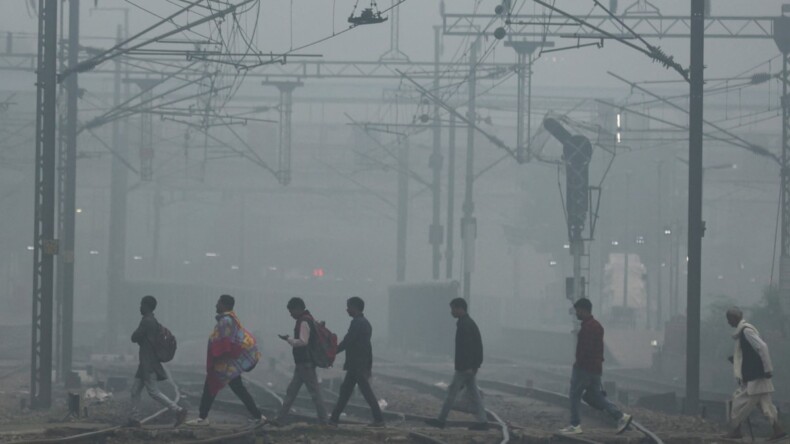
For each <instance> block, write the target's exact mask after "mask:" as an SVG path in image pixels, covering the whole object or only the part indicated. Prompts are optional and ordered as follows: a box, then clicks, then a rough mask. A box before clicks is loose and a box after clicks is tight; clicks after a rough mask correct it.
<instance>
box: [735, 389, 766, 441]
mask: <svg viewBox="0 0 790 444" xmlns="http://www.w3.org/2000/svg"><path fill="white" fill-rule="evenodd" d="M759 401H760V397H759V396H749V394H748V393H746V388H742V387H738V389H736V390H735V393H733V395H732V410H731V411H730V427H731V428H732V429H733V431H735V430H737V429H738V428H740V426H741V423H742V422H743V421H744V420H745V419H746V418H747V417H748V416H749V415H750V414H751V413H752V411H753V410H754V408H755V407H757V404H758V403H759Z"/></svg>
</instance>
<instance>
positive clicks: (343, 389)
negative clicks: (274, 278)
mask: <svg viewBox="0 0 790 444" xmlns="http://www.w3.org/2000/svg"><path fill="white" fill-rule="evenodd" d="M363 311H365V301H363V300H362V298H359V297H357V296H354V297H351V298H349V299H348V301H346V313H348V315H349V316H351V318H352V319H351V325H350V326H349V328H348V333H346V336H345V337H344V338H343V340H342V341H341V342H340V344H338V346H337V352H338V353H340V352H342V351H345V352H346V362H345V364H343V370H345V371H346V377H345V379H343V384H341V386H340V396H338V398H337V405H335V408H334V410H333V411H332V417H331V418H330V419H329V424H330V425H337V423H338V422H339V421H340V414H341V413H342V412H343V409H345V408H346V404H348V400H349V399H350V398H351V394H352V393H353V392H354V386H357V385H358V386H359V391H360V392H362V396H363V397H364V398H365V401H367V403H368V405H369V406H370V411H371V413H372V414H373V422H372V423H370V424H368V426H370V427H384V426H385V423H384V416H383V415H382V414H381V408H380V407H379V402H378V400H377V399H376V395H375V394H374V393H373V388H371V386H370V376H371V371H372V369H373V346H372V345H371V343H370V337H371V335H372V333H373V328H372V327H371V326H370V322H368V320H367V318H365V315H364V314H363Z"/></svg>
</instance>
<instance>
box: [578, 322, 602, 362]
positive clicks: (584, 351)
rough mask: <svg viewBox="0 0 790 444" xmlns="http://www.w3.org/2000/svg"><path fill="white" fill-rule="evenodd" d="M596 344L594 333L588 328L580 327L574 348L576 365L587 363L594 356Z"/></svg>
mask: <svg viewBox="0 0 790 444" xmlns="http://www.w3.org/2000/svg"><path fill="white" fill-rule="evenodd" d="M596 342H597V341H596V332H595V331H594V330H593V329H592V328H591V327H590V326H582V328H581V329H580V330H579V337H578V344H577V348H576V350H577V351H576V361H577V364H584V363H587V362H589V361H590V360H591V359H592V358H593V357H594V356H595V351H596V349H597V348H598V346H597V344H596Z"/></svg>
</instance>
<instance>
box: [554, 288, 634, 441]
mask: <svg viewBox="0 0 790 444" xmlns="http://www.w3.org/2000/svg"><path fill="white" fill-rule="evenodd" d="M573 308H574V309H576V318H577V319H579V320H580V321H582V325H581V328H580V329H579V335H578V338H577V342H576V362H575V363H574V364H573V374H572V376H571V390H570V401H571V424H570V425H569V426H568V427H565V428H564V429H562V430H560V433H562V434H565V435H578V434H581V433H582V427H581V418H580V417H579V407H580V406H581V401H582V399H584V401H585V402H586V403H587V404H589V405H590V406H591V407H593V408H595V409H597V410H603V411H605V412H606V413H608V414H609V416H611V417H612V418H614V419H615V420H616V421H617V433H618V434H620V433H623V432H624V431H625V430H626V429H627V428H628V426H629V425H631V419H632V418H631V415H629V414H627V413H623V412H621V411H620V410H619V409H618V408H617V406H615V405H614V404H612V402H611V401H609V400H608V399H607V398H606V394H605V393H604V392H603V387H602V385H601V374H602V373H603V350H604V348H603V327H602V326H601V324H600V323H599V322H598V321H597V320H595V318H593V315H592V302H590V300H589V299H586V298H581V299H579V300H578V301H576V303H575V304H573Z"/></svg>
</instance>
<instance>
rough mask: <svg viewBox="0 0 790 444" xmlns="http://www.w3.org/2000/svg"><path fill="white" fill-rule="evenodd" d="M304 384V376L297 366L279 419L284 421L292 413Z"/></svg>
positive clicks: (286, 392)
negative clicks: (292, 407)
mask: <svg viewBox="0 0 790 444" xmlns="http://www.w3.org/2000/svg"><path fill="white" fill-rule="evenodd" d="M302 382H303V381H302V375H301V373H300V372H299V366H298V365H297V366H296V367H295V368H294V375H293V378H291V383H290V384H288V389H287V390H286V391H285V399H283V405H282V407H280V411H279V412H278V413H277V419H282V418H284V417H285V416H287V415H288V413H290V412H291V406H293V403H294V401H295V400H296V396H297V395H298V394H299V389H301V388H302Z"/></svg>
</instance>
